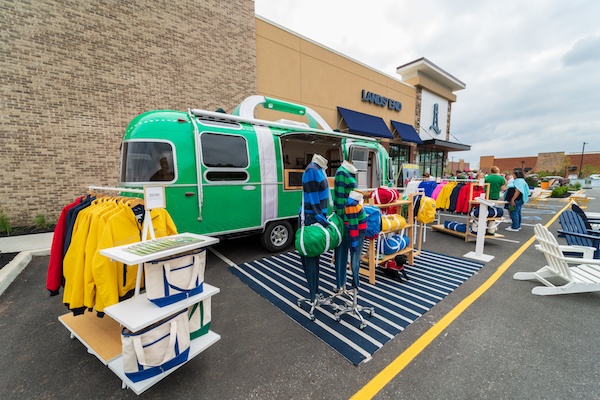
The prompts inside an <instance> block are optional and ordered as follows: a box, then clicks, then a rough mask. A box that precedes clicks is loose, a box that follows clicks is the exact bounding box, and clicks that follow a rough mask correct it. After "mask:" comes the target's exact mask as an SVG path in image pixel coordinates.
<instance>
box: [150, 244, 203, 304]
mask: <svg viewBox="0 0 600 400" xmlns="http://www.w3.org/2000/svg"><path fill="white" fill-rule="evenodd" d="M205 267H206V250H204V249H203V250H201V251H199V252H198V251H195V252H193V253H182V254H180V255H178V256H177V257H172V258H163V259H160V260H155V261H150V262H147V263H144V273H145V278H144V279H145V282H146V295H147V296H148V300H150V301H151V302H153V303H154V304H156V305H158V306H159V307H164V306H166V305H169V304H172V303H175V302H177V301H180V300H183V299H185V298H187V297H190V296H194V295H196V294H198V293H202V290H203V289H204V269H205Z"/></svg>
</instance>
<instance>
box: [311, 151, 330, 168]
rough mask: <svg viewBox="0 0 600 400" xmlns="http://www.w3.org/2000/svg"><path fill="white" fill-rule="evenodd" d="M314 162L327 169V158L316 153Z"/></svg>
mask: <svg viewBox="0 0 600 400" xmlns="http://www.w3.org/2000/svg"><path fill="white" fill-rule="evenodd" d="M312 162H314V163H315V164H317V165H318V166H319V167H321V168H322V169H327V159H326V158H325V157H323V156H322V155H319V154H314V155H313V158H312Z"/></svg>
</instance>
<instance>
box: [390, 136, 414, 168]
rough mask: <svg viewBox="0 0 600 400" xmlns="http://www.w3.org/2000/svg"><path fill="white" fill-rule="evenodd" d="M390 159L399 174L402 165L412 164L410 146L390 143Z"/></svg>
mask: <svg viewBox="0 0 600 400" xmlns="http://www.w3.org/2000/svg"><path fill="white" fill-rule="evenodd" d="M390 159H391V160H392V165H393V166H394V170H395V171H396V174H397V173H398V172H399V171H401V170H402V164H407V163H410V146H402V145H399V144H393V143H390Z"/></svg>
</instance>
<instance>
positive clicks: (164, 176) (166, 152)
mask: <svg viewBox="0 0 600 400" xmlns="http://www.w3.org/2000/svg"><path fill="white" fill-rule="evenodd" d="M174 179H175V163H174V157H173V146H172V145H171V143H170V142H160V141H127V142H124V143H123V149H122V152H121V183H143V182H170V181H173V180H174Z"/></svg>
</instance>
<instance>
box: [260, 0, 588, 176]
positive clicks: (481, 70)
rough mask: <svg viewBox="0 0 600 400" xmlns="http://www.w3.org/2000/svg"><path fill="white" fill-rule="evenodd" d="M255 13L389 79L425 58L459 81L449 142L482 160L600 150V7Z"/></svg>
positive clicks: (469, 5)
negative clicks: (465, 147)
mask: <svg viewBox="0 0 600 400" xmlns="http://www.w3.org/2000/svg"><path fill="white" fill-rule="evenodd" d="M255 4H256V13H257V14H258V15H261V16H263V17H265V18H267V19H270V20H272V21H273V22H276V23H278V24H280V25H282V26H285V27H286V28H288V29H290V30H292V31H295V32H297V33H299V34H301V35H303V36H306V37H308V38H310V39H312V40H314V41H316V42H318V43H321V44H323V45H325V46H327V47H330V48H332V49H334V50H336V51H338V52H340V53H342V54H345V55H347V56H348V57H351V58H353V59H356V60H358V61H360V62H362V63H364V64H367V65H369V66H372V67H373V68H376V69H378V70H379V71H381V72H383V73H386V74H388V75H395V71H396V67H397V66H399V65H402V64H404V63H407V62H409V61H412V60H414V59H417V58H419V57H427V58H428V59H429V60H431V61H432V62H434V63H435V64H436V65H438V66H440V67H441V68H442V69H444V70H445V71H447V72H449V73H450V74H452V75H454V76H455V77H457V78H458V79H460V80H461V81H463V82H465V83H466V85H467V88H466V89H465V90H463V91H459V92H457V93H456V94H457V96H458V100H457V102H456V103H455V104H454V105H453V115H452V122H451V123H452V135H453V136H455V137H456V138H457V139H458V140H459V141H460V142H462V143H465V144H469V145H471V146H472V147H471V151H470V152H459V153H454V154H453V155H454V156H455V159H458V158H464V159H465V160H466V161H469V162H471V163H472V164H474V165H476V164H479V157H480V156H482V155H495V156H496V157H512V156H515V157H521V156H534V155H536V154H538V153H539V152H552V151H565V152H575V153H576V152H580V151H581V147H582V144H583V142H584V141H585V142H588V143H589V145H587V146H586V149H588V151H600V146H599V143H598V142H596V141H594V139H595V137H596V136H597V134H598V133H600V119H599V118H598V117H597V115H598V113H599V110H600V79H598V75H599V74H598V72H597V71H598V70H599V64H600V26H599V25H598V22H597V19H598V15H600V2H598V1H595V0H575V1H569V2H566V1H563V0H530V1H527V2H523V1H520V0H506V1H502V2H499V1H492V0H482V1H470V0H469V1H468V0H456V1H445V0H430V1H426V2H414V1H408V0H378V1H371V2H368V3H367V2H364V1H359V0H345V1H341V0H330V1H323V0H320V1H317V0H303V1H297V0H256V1H255Z"/></svg>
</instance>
